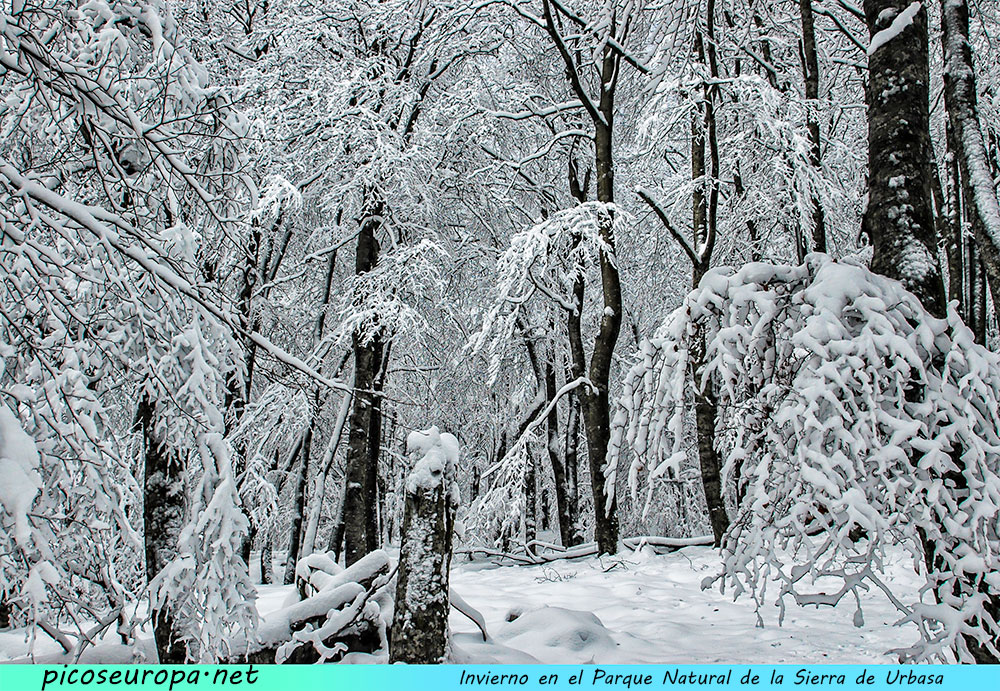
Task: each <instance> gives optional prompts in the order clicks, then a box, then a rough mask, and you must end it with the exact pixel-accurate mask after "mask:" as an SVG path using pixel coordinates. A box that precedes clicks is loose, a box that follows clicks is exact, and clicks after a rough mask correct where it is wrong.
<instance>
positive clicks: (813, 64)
mask: <svg viewBox="0 0 1000 691" xmlns="http://www.w3.org/2000/svg"><path fill="white" fill-rule="evenodd" d="M799 12H800V15H801V19H802V76H803V78H804V81H805V96H806V99H807V100H808V101H809V103H808V115H807V116H806V127H807V128H808V130H809V144H810V149H809V162H810V163H811V164H812V165H813V167H814V168H816V169H817V171H818V170H819V168H820V160H821V150H820V137H819V117H818V113H817V112H816V107H817V105H818V104H817V101H818V99H819V60H818V59H817V57H816V31H815V28H814V26H813V10H812V0H799ZM812 207H813V213H812V221H813V226H812V238H813V247H812V248H813V251H814V252H826V216H825V214H824V213H823V204H822V203H821V202H820V199H819V197H818V196H816V195H815V194H814V195H813V197H812Z"/></svg>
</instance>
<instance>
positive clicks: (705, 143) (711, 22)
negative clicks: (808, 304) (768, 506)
mask: <svg viewBox="0 0 1000 691" xmlns="http://www.w3.org/2000/svg"><path fill="white" fill-rule="evenodd" d="M706 12H707V13H706V23H705V31H706V36H707V41H706V40H705V37H703V36H702V34H701V33H700V32H699V33H697V34H695V52H696V53H697V55H698V59H699V60H700V61H701V62H703V63H704V62H707V64H708V67H709V74H710V75H711V76H712V77H713V78H717V77H718V74H719V68H718V63H717V60H716V53H715V17H714V14H715V2H714V0H709V3H708V7H707V10H706ZM699 110H700V113H701V118H702V119H701V121H700V122H699V121H698V120H697V119H696V120H694V121H693V123H692V132H691V135H692V136H691V178H692V179H693V180H694V181H695V187H694V193H693V195H692V200H691V203H692V240H693V242H692V246H693V247H694V248H695V251H696V252H697V253H698V254H697V258H698V261H697V262H695V264H694V266H693V268H692V275H691V282H692V287H694V288H697V287H698V285H699V284H700V283H701V279H702V276H704V275H705V272H706V271H707V270H708V267H709V265H710V262H711V259H712V250H713V248H714V245H715V237H716V229H717V222H718V221H717V214H718V206H719V191H718V177H719V144H718V134H717V125H716V119H715V91H714V87H712V86H710V85H708V84H706V85H704V87H703V91H702V101H701V104H700V106H699ZM706 147H707V149H708V156H707V157H706V155H705V150H706ZM706 188H707V190H708V192H707V194H706V191H705V190H706ZM704 360H705V338H704V335H702V334H701V333H698V334H697V335H696V336H695V338H694V343H693V346H692V353H691V377H692V380H693V381H694V399H695V433H696V437H697V440H698V464H699V466H700V469H701V482H702V487H703V489H704V492H705V504H706V506H707V508H708V517H709V522H710V524H711V526H712V535H713V536H714V538H715V542H714V544H715V546H716V547H720V546H722V540H723V538H724V536H725V534H726V531H727V530H728V529H729V515H728V514H727V513H726V502H725V499H724V496H723V493H722V479H721V477H722V472H721V468H722V463H721V462H720V461H719V456H718V453H717V452H716V450H715V426H716V421H717V420H718V403H717V401H716V397H715V392H714V391H713V390H712V388H711V383H710V382H709V383H706V386H705V389H704V390H702V389H701V386H700V382H701V381H702V370H703V368H704Z"/></svg>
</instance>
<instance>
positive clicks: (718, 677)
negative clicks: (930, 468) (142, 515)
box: [0, 665, 1000, 691]
mask: <svg viewBox="0 0 1000 691" xmlns="http://www.w3.org/2000/svg"><path fill="white" fill-rule="evenodd" d="M133 688H134V689H144V690H157V691H190V690H193V689H200V690H202V691H207V690H208V689H218V690H220V691H221V690H224V689H230V690H232V691H313V690H321V689H322V690H323V691H341V690H343V691H368V690H369V689H371V690H372V691H383V690H384V691H459V690H474V689H515V690H516V689H530V690H531V691H546V690H548V689H562V690H563V691H574V690H575V689H586V690H588V691H595V690H596V691H635V690H636V689H638V690H639V691H644V690H646V689H653V690H662V689H732V690H738V691H752V690H754V689H783V690H785V691H796V690H805V689H810V690H814V691H815V690H820V689H822V690H824V691H827V690H832V689H851V690H856V689H867V690H869V691H885V690H888V689H935V690H936V691H970V690H978V689H1000V666H985V665H981V666H974V665H969V666H960V665H934V666H932V665H914V666H910V665H907V666H897V665H427V666H406V665H280V666H279V665H188V666H183V665H163V666H159V665H0V691H106V690H108V689H115V690H117V691H127V690H128V689H133Z"/></svg>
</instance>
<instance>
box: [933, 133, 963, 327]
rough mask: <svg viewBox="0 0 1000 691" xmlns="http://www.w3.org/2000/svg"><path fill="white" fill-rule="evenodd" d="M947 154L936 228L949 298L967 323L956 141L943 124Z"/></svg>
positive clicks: (960, 186) (953, 134)
mask: <svg viewBox="0 0 1000 691" xmlns="http://www.w3.org/2000/svg"><path fill="white" fill-rule="evenodd" d="M945 132H946V141H947V152H948V153H947V156H946V157H945V178H944V180H945V182H944V192H943V196H944V197H945V202H944V207H945V213H944V214H941V213H939V214H938V217H939V218H941V217H943V219H944V221H945V222H944V223H942V224H941V227H940V228H939V229H938V232H939V234H942V235H943V236H944V240H945V252H946V257H947V259H948V300H949V301H951V300H956V301H958V313H959V314H960V315H961V316H962V320H963V321H964V322H965V323H966V324H968V323H969V310H968V307H969V301H968V296H967V295H966V290H965V279H966V271H965V256H966V243H965V233H964V232H963V229H962V201H961V194H962V183H961V179H960V177H959V170H958V152H957V150H956V149H957V144H956V142H955V133H954V132H953V131H952V128H951V124H950V123H946V124H945Z"/></svg>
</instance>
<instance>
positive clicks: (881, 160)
mask: <svg viewBox="0 0 1000 691" xmlns="http://www.w3.org/2000/svg"><path fill="white" fill-rule="evenodd" d="M956 4H963V5H964V3H961V2H960V0H959V1H958V2H956V0H944V1H943V3H942V10H943V11H944V12H945V14H946V15H947V14H948V13H949V12H952V13H953V12H954V11H955V5H956ZM907 7H910V3H909V2H906V1H904V0H865V3H864V10H865V18H866V21H867V24H868V29H869V33H870V34H871V36H872V39H873V41H872V45H873V47H874V50H872V49H869V52H870V55H869V73H870V76H871V82H870V85H869V93H868V133H869V134H868V139H869V154H868V155H869V191H868V196H869V206H868V209H867V210H866V212H865V216H864V223H865V227H866V229H867V231H868V233H869V235H870V237H871V238H872V243H873V245H874V255H873V258H872V268H873V270H875V271H878V272H879V273H882V274H884V275H887V276H890V277H891V278H896V279H898V280H901V281H902V282H903V284H904V285H905V286H906V287H907V288H908V289H909V290H910V291H911V292H913V293H914V294H915V295H916V296H917V297H918V298H919V299H920V300H921V302H922V303H923V305H924V307H925V308H926V309H927V310H928V311H929V312H931V313H932V314H934V315H935V316H939V317H940V316H944V311H945V297H944V295H945V293H944V284H943V282H942V280H941V273H940V267H939V264H938V262H937V261H936V258H937V257H936V243H935V240H936V233H935V232H934V225H933V224H934V216H933V213H932V210H931V198H932V197H931V193H932V185H933V179H934V176H935V172H934V169H933V153H932V150H931V143H930V126H929V103H928V99H929V86H928V82H929V79H928V72H929V70H928V36H927V13H926V10H925V8H924V7H923V5H920V6H918V8H917V10H916V12H915V13H912V21H911V22H910V23H909V24H908V25H906V26H905V27H904V28H903V29H902V30H901V31H899V32H894V33H893V35H892V38H891V39H890V40H889V42H888V44H885V45H882V46H881V47H879V43H880V41H879V37H878V32H879V31H881V30H884V29H886V28H887V27H888V26H889V25H890V24H891V22H892V21H893V20H894V19H896V18H897V17H898V16H899V15H900V14H901V13H902V12H903V11H904V10H906V9H907ZM955 21H956V19H955V16H954V15H952V16H951V19H949V18H948V17H945V18H944V23H945V24H946V29H945V39H944V41H945V62H946V75H947V76H946V84H945V98H946V104H947V105H949V106H950V110H951V113H950V116H951V118H952V119H951V127H952V130H953V133H954V136H955V140H956V141H957V143H958V146H959V147H960V149H961V151H960V154H961V155H960V156H959V165H960V168H961V167H962V165H963V164H962V161H963V160H965V161H966V164H968V163H969V162H970V160H968V159H967V156H968V155H969V152H970V151H972V149H973V147H972V146H971V145H972V144H973V143H974V140H975V136H973V134H974V133H973V132H972V131H971V127H973V126H975V127H976V132H975V134H978V123H975V121H973V122H972V123H970V122H969V121H968V119H967V118H968V116H969V109H968V107H969V106H970V103H969V102H968V96H969V94H967V93H966V94H964V98H963V96H962V89H963V88H968V87H969V86H970V85H971V88H972V98H973V99H974V94H975V87H974V85H972V74H971V54H968V53H966V56H967V57H968V62H967V64H965V63H963V62H962V61H961V60H959V58H958V57H956V55H955V53H956V51H958V52H961V51H960V46H959V44H960V43H963V42H962V41H961V40H959V39H958V38H956V36H955V33H954V32H955V31H956V27H955V26H954V23H955ZM965 22H966V25H965V27H966V30H967V28H968V24H967V22H968V15H967V14H966V15H965ZM949 23H950V24H952V26H951V27H950V29H949V28H948V27H947V25H948V24H949ZM957 31H958V33H959V34H961V29H957ZM966 36H967V35H966ZM882 37H883V38H884V37H885V35H884V34H883V36H882ZM963 45H965V50H966V51H967V50H968V48H967V40H966V41H965V42H964V43H963ZM959 57H960V56H959ZM963 68H968V73H967V74H963V73H962V70H963ZM956 77H958V79H956ZM962 84H964V87H963V86H962ZM949 91H950V92H951V100H950V101H949V100H948V96H949ZM956 95H958V98H957V101H956ZM971 105H972V106H973V107H974V103H973V104H971ZM963 106H964V107H963ZM956 111H957V112H956ZM956 115H958V117H957V121H956ZM960 127H965V128H966V129H964V131H963V130H960V129H959V128H960ZM979 143H980V145H981V144H982V138H981V135H979ZM970 158H971V159H975V158H976V155H975V153H974V152H973V154H972V156H971V157H970ZM984 160H985V159H984ZM974 165H975V163H973V166H974ZM962 172H963V173H966V171H965V170H963V171H962ZM971 176H972V177H973V178H975V177H976V174H975V173H971ZM974 184H975V183H973V185H974ZM983 192H984V191H983V190H979V191H978V192H977V191H976V190H974V189H973V193H974V194H975V195H976V196H977V197H978V198H979V201H981V202H982V205H981V207H980V208H981V209H987V210H988V208H989V200H988V199H985V197H987V196H988V195H986V194H985V193H983ZM991 192H992V197H993V203H994V204H995V203H996V195H995V191H991ZM963 201H964V202H965V204H966V206H967V205H968V204H969V203H970V201H972V200H971V199H968V198H967V199H964V200H963ZM977 213H978V212H977ZM977 249H980V250H981V249H982V246H981V245H980V246H979V247H978V248H977ZM975 265H976V260H975V259H974V257H973V256H972V255H971V253H970V256H969V263H968V268H969V270H970V273H971V272H972V270H973V269H974V268H975ZM973 284H974V281H973ZM974 309H975V306H974V305H973V304H972V300H970V304H969V310H970V312H971V311H972V310H974ZM922 395H923V393H922V388H921V387H920V386H917V385H914V386H913V387H912V389H911V390H910V391H908V392H907V397H908V398H909V399H910V400H919V399H920V398H921V397H922ZM953 459H954V460H955V462H956V463H958V464H959V465H961V463H962V454H961V453H960V450H956V453H954V454H953ZM919 461H920V458H919V455H915V456H914V457H913V458H912V459H911V462H912V463H914V464H916V463H919ZM954 476H955V477H954V479H953V480H952V481H955V482H957V483H959V484H958V486H959V488H961V483H962V482H964V479H963V476H962V474H961V472H956V473H954ZM940 530H941V531H942V532H944V533H947V532H948V530H949V529H948V527H947V526H943V525H942V526H940ZM919 534H920V539H921V542H922V544H923V550H924V562H925V564H926V567H927V570H928V573H929V574H930V577H931V578H932V579H933V578H934V574H935V572H937V571H938V569H940V568H941V566H942V564H941V558H940V556H939V555H938V554H937V545H936V544H935V543H934V542H933V541H931V540H929V539H928V538H927V536H926V533H925V532H924V531H923V530H919ZM966 585H967V586H968V587H969V589H970V590H971V591H973V592H974V591H975V590H976V589H977V587H976V585H975V584H974V583H972V582H970V581H966ZM942 587H948V586H941V585H939V584H935V585H934V595H935V597H936V598H937V599H938V601H939V602H941V601H945V600H947V598H949V597H950V596H951V595H952V593H950V592H941V591H940V588H942ZM984 606H985V608H986V610H987V611H988V612H989V613H991V614H992V616H993V617H994V618H995V617H996V616H997V615H998V614H1000V598H997V597H996V596H987V601H986V602H985V603H984ZM964 642H965V643H966V646H967V648H968V650H969V652H970V653H971V654H972V656H973V658H974V659H975V660H976V661H977V662H997V659H996V657H995V656H994V655H993V654H992V653H990V652H989V651H988V650H986V649H985V648H984V647H983V646H980V645H979V643H978V642H977V641H976V640H974V639H970V638H969V637H967V636H966V637H965V641H964Z"/></svg>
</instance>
